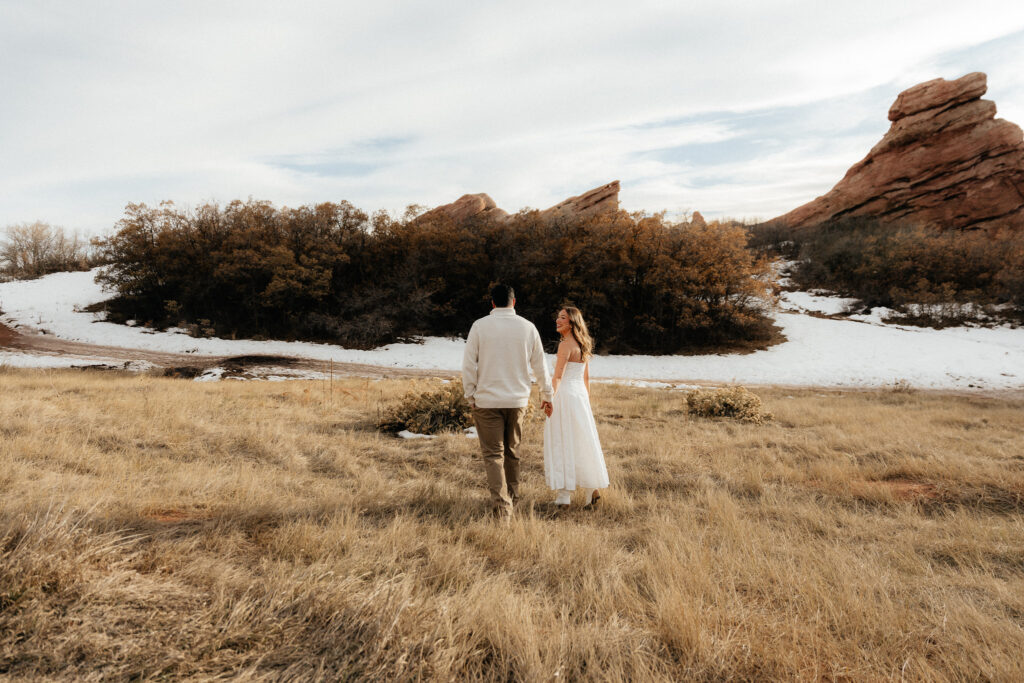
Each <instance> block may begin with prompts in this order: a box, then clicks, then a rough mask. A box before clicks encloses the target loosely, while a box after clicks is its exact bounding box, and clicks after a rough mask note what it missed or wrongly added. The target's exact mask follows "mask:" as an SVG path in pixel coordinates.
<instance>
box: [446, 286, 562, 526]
mask: <svg viewBox="0 0 1024 683" xmlns="http://www.w3.org/2000/svg"><path fill="white" fill-rule="evenodd" d="M515 305H516V297H515V292H514V291H513V290H512V288H511V287H509V286H508V285H497V286H495V287H494V288H493V289H492V290H491V307H492V310H491V313H490V315H488V316H487V317H485V318H480V319H479V320H477V321H476V322H475V323H473V327H472V328H470V330H469V337H467V338H466V353H465V355H464V356H463V359H462V385H463V387H464V389H465V393H466V399H467V400H468V401H469V404H470V406H472V408H473V421H474V422H475V423H476V431H477V435H478V436H479V438H480V450H481V451H483V456H484V471H485V472H486V473H487V488H488V490H489V491H490V494H491V505H492V506H493V509H494V514H495V515H497V516H498V517H502V518H505V519H508V518H510V517H511V516H512V506H513V505H514V504H515V502H516V501H517V500H518V499H519V455H518V453H517V449H518V447H519V442H520V440H521V437H522V433H523V418H524V417H525V416H526V407H527V405H529V402H530V369H531V368H532V369H533V375H534V377H536V378H537V382H538V384H539V385H540V396H541V407H542V408H543V410H544V411H545V412H546V413H549V412H550V409H551V396H552V393H553V392H552V390H551V377H550V375H548V366H547V363H546V362H545V360H544V348H543V345H542V344H541V341H540V333H538V332H537V328H536V327H534V325H533V323H531V322H530V321H529V320H526V319H525V318H521V317H519V316H518V315H516V310H515Z"/></svg>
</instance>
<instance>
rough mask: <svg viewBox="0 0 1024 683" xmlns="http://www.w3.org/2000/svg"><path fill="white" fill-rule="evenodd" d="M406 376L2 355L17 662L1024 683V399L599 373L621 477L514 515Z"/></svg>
mask: <svg viewBox="0 0 1024 683" xmlns="http://www.w3.org/2000/svg"><path fill="white" fill-rule="evenodd" d="M408 386H409V382H406V381H397V380H393V381H383V382H369V381H366V380H357V379H351V380H346V381H344V382H341V383H336V385H335V391H334V395H333V402H332V401H331V400H330V399H329V397H328V396H325V394H324V386H323V385H322V384H318V383H310V382H306V383H300V382H293V383H284V384H277V383H242V382H224V383H219V384H197V383H192V382H185V381H180V380H169V379H157V378H151V377H126V376H117V375H87V374H82V373H76V372H43V371H12V370H7V371H2V370H0V491H2V500H0V676H4V675H6V676H10V677H14V678H47V679H53V678H57V679H87V678H114V679H125V678H143V679H146V678H165V679H166V678H181V677H194V678H212V677H233V676H238V677H246V678H256V679H260V678H267V679H328V680H336V679H339V678H344V679H356V680H367V679H374V680H377V679H402V680H405V679H411V678H413V679H414V678H429V679H442V680H445V679H453V678H458V679H484V680H530V681H533V680H580V679H583V680H591V679H592V680H634V681H636V680H650V679H655V680H658V679H661V680H668V679H675V680H679V679H688V680H719V679H727V678H728V679H771V678H782V679H791V680H820V679H825V680H835V679H839V680H857V681H861V680H885V679H907V680H947V679H952V680H961V679H974V680H977V679H981V680H1007V681H1009V680H1021V679H1024V664H1022V658H1021V652H1022V651H1024V628H1022V627H1024V448H1022V444H1024V422H1022V419H1021V414H1022V413H1021V409H1022V407H1024V403H1022V402H1020V401H1016V402H1014V401H1009V400H998V399H972V398H960V397H950V396H939V395H933V394H927V393H921V392H917V393H913V394H907V393H895V392H875V393H870V392H868V393H842V394H840V393H837V392H820V391H813V390H782V389H777V390H765V391H760V392H758V393H759V394H760V395H761V397H762V398H763V399H764V403H765V407H766V408H767V409H768V410H770V411H771V412H772V413H774V415H775V420H774V421H773V422H772V423H769V424H765V425H754V424H744V423H736V422H728V421H708V420H702V419H698V418H691V417H689V416H688V415H687V414H686V404H685V395H684V394H682V393H679V392H669V391H664V390H651V389H633V388H626V387H615V386H609V385H597V386H595V396H594V402H595V412H596V414H597V418H598V423H599V424H598V427H599V430H600V432H601V436H602V439H603V441H604V444H605V447H606V453H607V460H608V466H609V471H610V473H611V476H612V481H613V485H612V488H611V489H609V490H608V491H607V494H606V495H605V497H604V499H603V504H604V507H603V508H601V509H599V510H597V511H594V512H585V511H582V510H577V511H574V512H570V513H569V514H567V515H565V516H562V517H558V518H552V517H551V515H550V514H549V512H548V510H549V508H548V507H547V501H549V500H550V498H551V496H550V494H549V492H548V491H547V490H546V489H545V488H544V485H543V478H542V474H541V458H540V454H539V447H540V438H541V437H540V434H541V422H540V420H541V417H540V415H539V411H538V412H537V416H536V417H535V418H534V419H533V420H532V421H531V423H530V424H529V426H528V429H527V431H526V435H525V452H526V455H525V462H526V465H525V468H524V470H525V479H526V482H525V490H524V500H525V506H524V507H523V508H522V509H521V510H520V511H519V513H518V514H517V517H516V518H515V519H514V520H513V522H512V523H511V525H510V526H508V527H505V526H502V525H501V524H500V523H497V522H494V521H491V520H489V519H488V518H487V517H486V516H485V514H484V512H485V495H484V486H483V473H482V468H481V466H480V464H479V461H477V460H475V456H476V449H477V443H476V442H475V441H473V440H470V439H466V438H464V437H462V436H458V435H448V436H443V437H441V438H439V439H436V440H433V441H403V440H399V439H396V438H394V437H391V436H387V435H382V434H379V433H377V432H376V431H375V430H374V425H375V423H376V421H377V419H378V417H379V414H380V412H381V410H382V408H383V407H385V406H386V405H387V404H388V402H389V401H392V400H394V399H396V398H397V397H398V396H400V395H401V394H402V393H404V391H405V390H406V389H407V388H408Z"/></svg>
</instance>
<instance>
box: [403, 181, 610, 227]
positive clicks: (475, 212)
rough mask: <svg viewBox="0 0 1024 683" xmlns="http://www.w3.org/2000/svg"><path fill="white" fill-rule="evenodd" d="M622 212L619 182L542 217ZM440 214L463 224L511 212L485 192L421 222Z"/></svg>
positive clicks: (570, 200)
mask: <svg viewBox="0 0 1024 683" xmlns="http://www.w3.org/2000/svg"><path fill="white" fill-rule="evenodd" d="M618 210H619V181H618V180H615V181H613V182H610V183H608V184H607V185H602V186H601V187H597V188H594V189H593V190H590V191H588V192H584V193H583V194H581V195H579V196H578V197H569V198H568V199H566V200H565V201H563V202H559V203H558V204H555V205H554V206H552V207H551V208H550V209H545V210H544V211H541V216H543V217H544V218H546V219H548V220H554V219H555V218H563V217H569V216H588V215H593V214H596V213H611V212H615V211H618ZM440 213H444V214H447V215H448V216H450V217H451V218H452V220H453V221H455V222H456V223H462V222H465V221H467V220H469V219H470V218H474V217H476V216H481V217H491V218H497V219H504V218H507V217H508V213H507V212H505V211H502V210H501V209H499V208H498V206H497V204H495V202H494V200H493V199H491V198H490V197H489V196H488V195H486V194H484V193H480V194H466V195H463V196H461V197H459V198H458V199H457V200H455V201H454V202H452V203H451V204H443V205H441V206H439V207H437V208H436V209H431V210H430V211H428V212H426V213H425V214H423V215H422V216H420V218H419V220H422V219H424V218H427V217H431V216H436V215H438V214H440Z"/></svg>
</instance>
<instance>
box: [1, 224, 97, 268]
mask: <svg viewBox="0 0 1024 683" xmlns="http://www.w3.org/2000/svg"><path fill="white" fill-rule="evenodd" d="M92 265H93V264H92V260H91V254H90V252H89V243H88V242H87V241H85V240H83V239H82V238H81V237H79V236H78V234H77V233H68V232H66V231H65V230H64V228H61V227H57V226H52V225H50V224H48V223H43V222H40V221H36V222H35V223H20V224H17V225H9V226H7V228H6V230H5V231H4V233H3V234H2V235H0V273H5V274H7V275H9V276H11V277H14V278H36V277H40V276H42V275H46V274H48V273H57V272H62V271H68V270H88V269H89V268H91V267H92Z"/></svg>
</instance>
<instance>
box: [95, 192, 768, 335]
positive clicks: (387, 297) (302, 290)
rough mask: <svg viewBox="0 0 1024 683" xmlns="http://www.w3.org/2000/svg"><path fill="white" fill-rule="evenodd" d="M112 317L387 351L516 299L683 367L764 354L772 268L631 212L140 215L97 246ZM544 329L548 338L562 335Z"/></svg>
mask: <svg viewBox="0 0 1024 683" xmlns="http://www.w3.org/2000/svg"><path fill="white" fill-rule="evenodd" d="M102 246H103V249H104V254H105V256H106V257H107V259H108V260H109V261H110V263H111V264H112V266H111V268H110V270H109V271H108V273H107V274H106V275H105V276H104V279H105V281H106V282H107V283H108V284H110V285H113V286H114V287H115V288H116V289H117V290H118V292H119V298H118V300H117V301H116V302H114V305H113V306H112V307H111V309H112V311H113V314H114V316H115V317H120V318H122V319H127V318H135V319H137V320H140V321H151V322H152V323H154V324H156V325H174V324H182V323H184V322H194V321H196V320H200V319H207V320H210V321H213V326H214V328H216V330H217V331H218V332H219V333H220V334H235V335H249V336H251V335H256V334H259V335H263V336H276V337H301V338H310V339H321V340H329V341H335V342H341V343H343V344H347V345H350V346H367V347H368V346H376V345H379V344H382V343H388V342H392V341H396V340H401V339H403V338H408V337H412V336H417V335H428V334H432V335H462V334H465V332H466V331H467V330H468V329H469V327H470V325H471V324H472V322H473V320H475V319H476V318H478V317H480V316H482V315H485V314H486V313H487V311H488V310H489V307H490V306H489V303H488V299H487V292H488V291H489V290H490V287H491V285H492V284H493V283H494V282H497V281H502V282H506V283H509V284H512V286H513V287H515V289H516V293H517V309H518V310H519V312H520V314H522V315H524V316H525V317H527V318H530V319H532V320H534V321H538V322H539V321H544V320H547V319H549V317H550V316H552V315H554V313H555V312H556V311H557V310H558V308H559V307H560V306H561V305H563V303H565V302H572V303H574V304H575V305H576V306H578V307H579V308H581V309H582V310H583V311H584V313H585V315H586V316H587V321H588V323H589V325H590V327H591V330H592V332H593V333H594V335H595V338H596V339H597V343H598V350H599V351H604V352H620V353H622V352H653V353H675V352H679V351H685V350H694V349H699V348H706V347H715V346H722V345H730V344H749V343H750V342H751V340H753V341H754V342H761V343H763V342H765V341H767V340H768V339H769V338H770V337H771V325H770V322H769V321H768V320H767V319H766V318H765V317H764V315H763V312H762V300H761V298H760V297H761V296H762V295H763V294H764V289H765V287H764V285H763V283H762V282H761V280H760V279H759V277H760V276H761V275H763V274H764V272H765V270H766V263H765V260H764V259H763V258H759V257H757V256H756V255H754V254H753V253H752V252H751V251H749V250H748V249H747V248H746V234H745V233H744V231H743V230H742V229H741V228H738V227H734V226H729V225H719V224H711V225H690V224H680V225H673V224H669V223H667V222H666V221H665V220H664V219H663V217H661V216H646V217H645V216H641V215H630V214H627V213H625V212H618V213H613V214H605V215H599V216H590V217H584V218H572V219H559V220H556V221H549V220H547V219H544V218H543V217H542V216H541V215H540V213H539V212H537V211H524V212H521V213H519V214H517V215H515V216H512V217H510V218H509V219H507V220H486V219H482V220H475V221H468V222H463V223H456V222H454V221H453V220H452V219H451V218H450V217H448V216H447V215H445V214H443V213H442V214H432V215H428V216H419V215H417V212H415V211H409V212H407V214H406V215H405V216H404V217H403V218H401V219H393V218H391V217H389V216H388V215H386V214H383V213H378V214H375V215H374V216H372V217H370V216H368V215H367V214H365V213H363V212H360V211H358V210H356V209H355V208H354V207H352V206H351V205H349V204H347V203H344V202H343V203H341V204H320V205H317V206H315V207H301V208H299V209H288V208H282V209H275V208H274V207H273V206H271V205H270V204H269V203H266V202H256V201H252V200H250V201H249V202H244V203H243V202H233V203H231V204H229V205H228V206H227V207H225V208H223V209H221V208H219V207H218V206H216V205H205V206H202V207H200V208H199V209H197V210H195V211H191V212H186V211H181V210H178V209H176V208H175V207H174V206H173V205H172V204H165V205H162V206H161V207H160V208H158V209H151V208H149V207H146V206H144V205H132V206H130V207H129V208H128V212H127V215H126V216H125V218H124V219H123V220H122V221H121V222H120V223H119V230H118V232H117V234H116V235H114V236H113V237H111V238H109V239H108V240H106V241H105V242H103V244H102ZM551 327H552V326H550V325H545V324H542V325H541V328H542V331H543V334H545V335H550V336H554V335H553V329H551Z"/></svg>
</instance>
